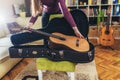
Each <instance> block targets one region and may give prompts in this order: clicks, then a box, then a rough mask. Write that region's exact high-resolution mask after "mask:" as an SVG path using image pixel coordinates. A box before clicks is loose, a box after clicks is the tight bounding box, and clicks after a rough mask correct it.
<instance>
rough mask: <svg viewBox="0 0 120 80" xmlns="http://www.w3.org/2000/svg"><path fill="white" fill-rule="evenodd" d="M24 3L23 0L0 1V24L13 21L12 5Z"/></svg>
mask: <svg viewBox="0 0 120 80" xmlns="http://www.w3.org/2000/svg"><path fill="white" fill-rule="evenodd" d="M21 3H24V0H0V23H1V22H2V23H7V22H11V21H14V18H13V17H14V12H13V7H12V5H13V4H21Z"/></svg>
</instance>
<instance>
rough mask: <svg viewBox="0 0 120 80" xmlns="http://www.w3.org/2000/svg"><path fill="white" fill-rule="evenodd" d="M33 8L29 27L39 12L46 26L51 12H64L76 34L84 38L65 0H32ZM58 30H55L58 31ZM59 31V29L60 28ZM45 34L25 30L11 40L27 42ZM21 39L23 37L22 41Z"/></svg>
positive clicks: (15, 43) (40, 37) (15, 42)
mask: <svg viewBox="0 0 120 80" xmlns="http://www.w3.org/2000/svg"><path fill="white" fill-rule="evenodd" d="M31 6H32V7H31V9H32V17H31V19H30V21H29V24H28V27H32V25H33V24H34V23H35V21H36V20H37V18H38V16H39V14H41V12H42V26H43V27H45V26H46V25H47V24H48V22H49V17H50V15H51V14H57V13H62V14H63V15H64V18H65V19H66V20H67V22H68V23H69V24H70V26H71V27H72V29H73V31H74V33H75V35H76V36H77V37H79V38H84V37H83V35H82V34H81V33H80V32H79V30H78V28H77V26H76V24H75V21H74V20H73V18H72V15H71V14H70V12H69V11H68V9H67V7H66V5H65V0H31ZM56 31H57V30H55V32H56ZM58 32H59V30H58ZM42 38H44V37H43V36H40V35H39V36H38V34H36V33H29V32H25V33H22V34H18V35H17V36H12V37H11V40H12V42H13V44H14V45H17V44H23V43H26V42H31V41H34V40H38V39H42ZM19 39H22V41H20V40H19Z"/></svg>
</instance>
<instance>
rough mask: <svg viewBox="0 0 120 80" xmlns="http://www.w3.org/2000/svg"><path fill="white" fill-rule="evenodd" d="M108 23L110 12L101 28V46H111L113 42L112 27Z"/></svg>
mask: <svg viewBox="0 0 120 80" xmlns="http://www.w3.org/2000/svg"><path fill="white" fill-rule="evenodd" d="M109 24H110V13H109V14H108V18H107V25H106V26H103V27H102V29H101V35H100V38H99V42H100V44H101V45H103V46H112V45H113V44H114V37H113V32H114V31H113V29H112V27H111V26H109Z"/></svg>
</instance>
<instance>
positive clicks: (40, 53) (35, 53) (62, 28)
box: [9, 9, 94, 63]
mask: <svg viewBox="0 0 120 80" xmlns="http://www.w3.org/2000/svg"><path fill="white" fill-rule="evenodd" d="M70 12H71V14H72V16H73V18H74V20H75V22H76V24H77V27H78V29H79V31H80V32H81V33H82V35H83V36H84V37H85V38H86V39H87V40H88V32H89V24H88V19H87V17H86V15H85V13H84V12H82V11H81V10H78V9H75V10H72V11H70ZM55 27H56V28H55ZM55 29H57V30H59V31H58V32H60V33H63V34H65V35H75V34H74V31H73V30H72V28H71V27H70V25H69V24H68V22H67V21H66V20H65V19H64V18H54V19H52V20H51V21H50V22H49V23H48V25H47V27H46V28H44V29H41V31H44V32H47V33H53V32H54V31H56V30H55ZM17 36H18V35H14V36H12V38H16V37H17ZM19 36H20V35H19ZM88 42H89V40H88ZM89 45H90V49H89V51H86V52H77V51H73V50H67V49H59V50H58V49H57V50H56V49H54V48H49V45H47V47H46V46H44V45H29V46H28V45H24V46H12V47H10V48H9V53H10V57H11V58H40V57H44V58H48V59H50V60H53V61H71V62H75V63H87V62H91V61H92V60H94V46H93V45H92V44H91V43H90V42H89Z"/></svg>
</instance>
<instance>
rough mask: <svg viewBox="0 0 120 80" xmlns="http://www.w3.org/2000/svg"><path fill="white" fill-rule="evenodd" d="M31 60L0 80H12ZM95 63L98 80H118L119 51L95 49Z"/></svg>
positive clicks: (25, 60)
mask: <svg viewBox="0 0 120 80" xmlns="http://www.w3.org/2000/svg"><path fill="white" fill-rule="evenodd" d="M31 60H32V58H26V59H24V60H22V61H21V62H20V63H19V64H18V65H17V66H16V67H15V68H14V69H13V70H11V72H9V73H8V74H7V75H6V76H5V77H4V78H3V79H2V80H13V79H14V77H15V76H16V75H17V74H18V73H19V72H20V71H21V70H22V69H23V68H24V67H25V66H26V65H27V64H28V63H29V62H30V61H31ZM95 61H96V67H97V72H98V76H99V80H120V51H118V50H111V49H110V48H103V47H101V46H97V47H95Z"/></svg>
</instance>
